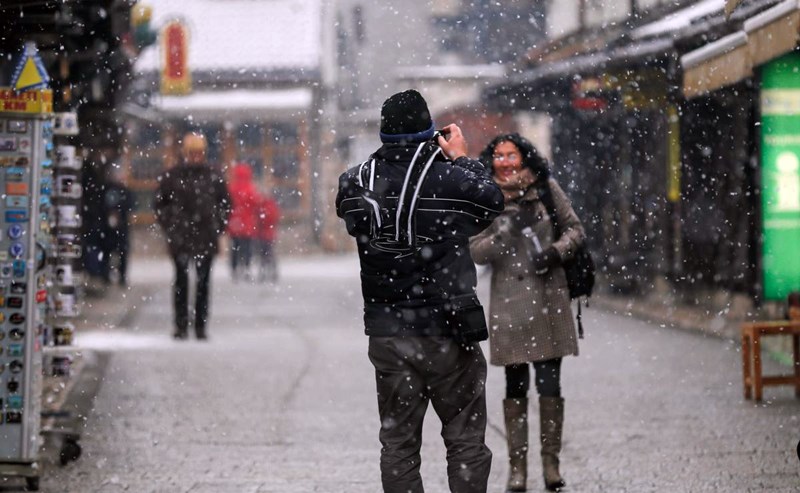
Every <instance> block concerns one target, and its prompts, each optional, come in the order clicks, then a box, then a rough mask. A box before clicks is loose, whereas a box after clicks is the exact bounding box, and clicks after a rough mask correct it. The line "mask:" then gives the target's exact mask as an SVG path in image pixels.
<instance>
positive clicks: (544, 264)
mask: <svg viewBox="0 0 800 493" xmlns="http://www.w3.org/2000/svg"><path fill="white" fill-rule="evenodd" d="M560 263H561V256H560V255H559V254H558V250H556V249H555V248H554V247H552V246H551V247H547V248H546V249H545V250H544V251H543V252H540V253H537V254H536V256H535V257H533V268H534V269H535V270H536V272H541V273H545V272H547V271H548V270H549V269H550V268H551V267H555V266H556V265H559V264H560Z"/></svg>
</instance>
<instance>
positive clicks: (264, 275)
mask: <svg viewBox="0 0 800 493" xmlns="http://www.w3.org/2000/svg"><path fill="white" fill-rule="evenodd" d="M258 259H259V264H260V268H261V273H260V274H259V280H260V281H261V282H264V281H266V280H267V279H269V280H270V281H272V282H275V281H277V280H278V261H277V259H276V258H275V245H273V242H272V241H271V240H259V241H258Z"/></svg>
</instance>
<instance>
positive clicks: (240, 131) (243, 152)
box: [236, 121, 266, 181]
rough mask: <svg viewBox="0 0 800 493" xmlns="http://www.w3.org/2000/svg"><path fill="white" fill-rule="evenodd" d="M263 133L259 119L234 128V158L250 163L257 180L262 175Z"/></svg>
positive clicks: (262, 126)
mask: <svg viewBox="0 0 800 493" xmlns="http://www.w3.org/2000/svg"><path fill="white" fill-rule="evenodd" d="M265 133H266V132H265V129H264V125H263V123H261V122H259V121H250V122H244V123H242V124H241V125H239V127H238V128H237V129H236V149H237V151H236V159H237V161H239V162H244V163H247V164H249V165H250V167H251V168H252V169H253V177H254V178H255V179H256V180H257V181H258V180H260V179H261V178H263V176H264V138H265Z"/></svg>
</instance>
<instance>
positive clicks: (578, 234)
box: [470, 134, 584, 491]
mask: <svg viewBox="0 0 800 493" xmlns="http://www.w3.org/2000/svg"><path fill="white" fill-rule="evenodd" d="M481 161H483V162H484V163H485V164H486V165H487V166H491V169H492V173H493V175H494V179H495V180H496V181H497V183H498V185H499V186H500V188H502V190H503V195H504V196H505V210H504V211H503V213H502V214H501V215H500V216H499V217H498V218H497V219H495V221H494V223H493V224H492V226H491V227H489V228H487V229H486V230H484V231H483V232H482V233H480V234H478V235H476V236H475V237H473V238H472V239H471V240H470V250H471V251H472V256H473V258H474V259H475V262H477V263H478V264H481V265H484V264H488V265H491V266H492V295H491V303H490V305H491V313H490V314H489V315H490V316H489V319H490V320H491V324H490V327H489V347H490V355H491V356H490V361H491V363H492V364H493V365H499V366H503V367H504V368H505V373H506V399H505V400H504V401H503V411H504V414H505V421H506V439H507V441H508V451H509V462H510V475H509V480H508V490H509V491H525V490H526V488H527V485H526V482H527V475H528V462H527V453H528V387H529V386H530V374H529V369H528V367H529V365H530V364H533V367H534V370H535V371H536V390H537V392H538V393H539V417H540V420H539V421H540V426H541V429H540V438H541V446H542V448H541V456H542V467H543V472H544V482H545V486H546V487H547V489H549V490H558V489H560V488H563V487H564V480H563V479H562V477H561V473H560V472H559V453H560V452H561V435H562V429H563V423H564V399H563V398H562V397H561V384H560V379H561V377H560V375H561V359H562V358H563V357H564V356H568V355H577V354H578V338H577V334H576V330H575V322H574V320H573V317H572V310H571V309H570V298H569V291H568V289H567V278H566V275H565V273H564V268H563V267H562V263H563V262H564V261H566V260H569V259H570V258H571V257H572V256H573V255H574V254H575V251H576V250H577V249H578V247H579V246H580V245H581V244H582V243H583V241H584V232H583V226H581V223H580V221H579V220H578V217H577V216H576V215H575V211H574V210H572V206H571V205H570V203H569V199H568V198H567V196H566V195H565V194H564V192H563V191H562V190H561V187H559V186H558V183H557V182H556V181H555V180H554V179H553V178H551V177H550V172H549V167H548V165H547V161H546V160H545V159H544V158H542V157H541V156H540V155H539V153H538V152H537V151H536V148H535V147H534V146H533V144H531V143H530V142H529V141H528V140H527V139H525V138H523V137H522V136H520V135H519V134H507V135H501V136H499V137H497V138H495V139H494V140H493V141H492V142H491V143H490V144H489V145H488V146H487V147H486V149H485V150H484V152H483V153H482V154H481ZM543 193H550V194H551V196H552V199H553V203H554V204H555V213H556V216H557V221H558V224H559V226H560V228H559V229H560V231H561V235H560V237H555V234H554V229H553V221H552V219H551V218H550V216H549V215H548V212H547V208H546V206H545V204H544V203H543V201H542V194H543Z"/></svg>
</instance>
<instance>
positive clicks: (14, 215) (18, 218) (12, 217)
mask: <svg viewBox="0 0 800 493" xmlns="http://www.w3.org/2000/svg"><path fill="white" fill-rule="evenodd" d="M5 217H6V222H7V223H24V222H26V221H27V220H28V211H27V210H24V209H11V210H7V211H6V214H5Z"/></svg>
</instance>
